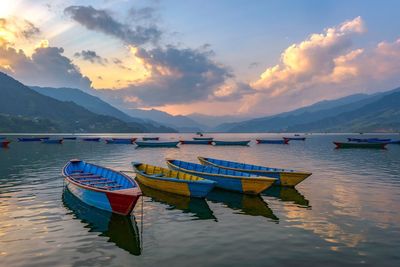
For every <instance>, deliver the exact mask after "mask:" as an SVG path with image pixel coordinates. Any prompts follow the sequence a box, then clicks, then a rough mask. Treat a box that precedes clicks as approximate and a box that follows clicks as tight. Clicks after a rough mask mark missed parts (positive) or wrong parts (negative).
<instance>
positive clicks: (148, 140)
mask: <svg viewBox="0 0 400 267" xmlns="http://www.w3.org/2000/svg"><path fill="white" fill-rule="evenodd" d="M17 140H18V142H42V143H45V144H62V143H63V142H64V141H71V140H77V137H63V138H58V139H50V138H49V137H21V138H17ZM79 140H82V141H86V142H100V141H101V140H102V139H101V138H100V137H82V138H80V139H79ZM290 140H305V138H304V137H283V138H282V139H257V140H256V143H257V144H288V143H289V141H290ZM105 142H106V144H135V145H137V146H139V147H177V146H178V145H179V144H182V145H214V146H248V145H249V143H250V142H251V140H236V141H231V140H214V139H213V138H212V137H193V139H192V140H179V141H171V140H160V138H159V137H142V140H140V141H139V140H138V139H137V138H106V139H105ZM9 144H10V141H9V140H5V139H4V140H3V141H2V146H4V147H6V146H8V145H9Z"/></svg>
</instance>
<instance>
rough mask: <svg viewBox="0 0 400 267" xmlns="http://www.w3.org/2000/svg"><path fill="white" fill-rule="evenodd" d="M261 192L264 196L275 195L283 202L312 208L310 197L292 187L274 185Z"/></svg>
mask: <svg viewBox="0 0 400 267" xmlns="http://www.w3.org/2000/svg"><path fill="white" fill-rule="evenodd" d="M261 194H262V195H263V196H268V197H275V198H277V199H279V200H280V201H283V202H292V203H294V204H296V205H298V206H299V207H303V208H311V206H310V202H309V201H308V199H306V198H305V197H304V196H303V195H302V194H301V193H300V192H299V191H297V189H295V188H292V187H282V186H272V187H270V188H268V189H267V190H265V191H264V192H262V193H261Z"/></svg>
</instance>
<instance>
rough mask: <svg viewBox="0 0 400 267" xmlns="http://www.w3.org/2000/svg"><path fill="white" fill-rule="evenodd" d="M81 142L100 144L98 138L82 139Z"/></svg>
mask: <svg viewBox="0 0 400 267" xmlns="http://www.w3.org/2000/svg"><path fill="white" fill-rule="evenodd" d="M82 141H85V142H100V138H97V137H96V138H82Z"/></svg>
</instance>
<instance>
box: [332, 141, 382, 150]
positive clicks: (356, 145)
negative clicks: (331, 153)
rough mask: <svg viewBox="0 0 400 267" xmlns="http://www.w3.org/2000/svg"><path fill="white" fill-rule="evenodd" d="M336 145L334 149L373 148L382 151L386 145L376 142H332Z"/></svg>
mask: <svg viewBox="0 0 400 267" xmlns="http://www.w3.org/2000/svg"><path fill="white" fill-rule="evenodd" d="M333 143H334V144H335V145H336V148H375V149H384V148H385V147H386V145H387V144H388V143H383V142H376V143H367V142H333Z"/></svg>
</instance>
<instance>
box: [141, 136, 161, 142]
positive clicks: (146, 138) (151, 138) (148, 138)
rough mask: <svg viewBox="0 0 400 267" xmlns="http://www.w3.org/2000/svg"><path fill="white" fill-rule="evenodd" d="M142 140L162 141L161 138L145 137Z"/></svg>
mask: <svg viewBox="0 0 400 267" xmlns="http://www.w3.org/2000/svg"><path fill="white" fill-rule="evenodd" d="M142 140H143V141H158V140H160V137H151V136H147V137H146V136H145V137H142Z"/></svg>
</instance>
